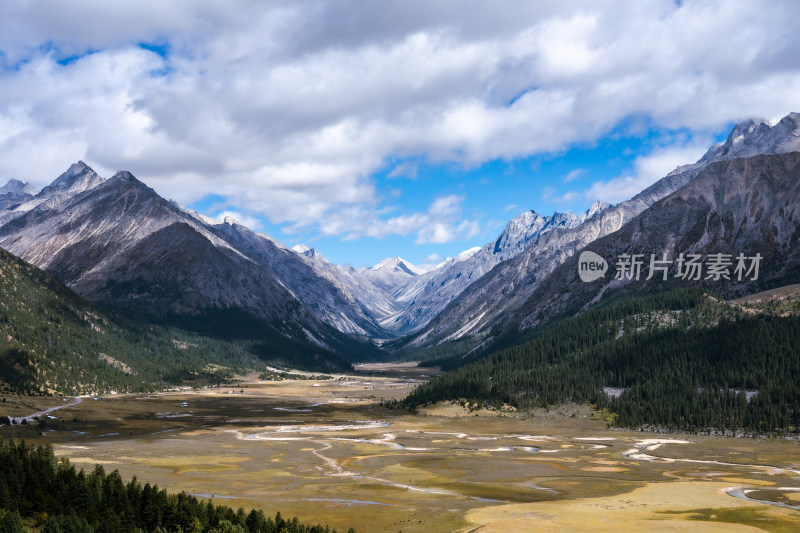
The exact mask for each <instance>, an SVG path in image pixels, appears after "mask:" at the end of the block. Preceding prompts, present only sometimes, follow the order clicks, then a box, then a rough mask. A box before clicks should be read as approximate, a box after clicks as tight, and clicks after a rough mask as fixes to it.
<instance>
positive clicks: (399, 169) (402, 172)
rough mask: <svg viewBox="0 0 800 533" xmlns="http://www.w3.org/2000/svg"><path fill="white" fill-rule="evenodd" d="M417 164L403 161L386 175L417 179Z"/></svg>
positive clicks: (388, 176)
mask: <svg viewBox="0 0 800 533" xmlns="http://www.w3.org/2000/svg"><path fill="white" fill-rule="evenodd" d="M417 172H418V169H417V165H415V164H413V163H401V164H399V165H397V166H396V167H394V168H393V169H392V171H391V172H389V173H388V174H387V175H386V177H387V178H410V179H412V180H415V179H417Z"/></svg>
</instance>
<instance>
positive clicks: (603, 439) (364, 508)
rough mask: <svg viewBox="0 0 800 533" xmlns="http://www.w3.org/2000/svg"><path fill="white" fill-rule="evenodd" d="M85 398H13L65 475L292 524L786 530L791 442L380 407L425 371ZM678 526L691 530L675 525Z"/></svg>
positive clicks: (795, 519) (559, 415)
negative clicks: (134, 484) (41, 414)
mask: <svg viewBox="0 0 800 533" xmlns="http://www.w3.org/2000/svg"><path fill="white" fill-rule="evenodd" d="M369 370H370V371H373V372H378V371H380V372H383V374H381V376H380V377H364V376H336V377H335V379H332V380H327V381H319V380H300V381H282V382H259V381H257V380H256V379H255V378H254V377H251V379H249V380H246V381H245V382H243V383H241V384H237V385H236V386H230V387H222V388H218V389H217V388H215V389H204V390H198V391H180V392H172V393H162V394H151V395H124V396H122V395H120V396H108V397H103V398H99V399H88V398H84V399H83V401H82V402H80V403H76V402H72V403H71V402H70V399H66V401H64V400H65V399H61V398H49V399H35V398H24V399H14V398H9V399H8V401H7V403H6V404H2V406H0V414H7V415H9V416H15V417H22V416H25V415H29V414H30V413H32V412H35V411H41V410H44V409H46V408H49V407H54V406H56V405H61V406H62V407H61V409H59V410H57V411H50V412H49V413H48V414H49V415H50V417H57V419H54V418H49V419H47V420H46V421H45V422H44V423H37V422H33V423H29V424H28V425H27V427H24V426H15V427H12V428H9V427H7V426H6V427H3V428H0V437H2V438H9V437H11V436H17V437H21V436H24V437H25V438H26V440H28V441H29V442H32V443H33V442H52V443H53V445H54V447H55V451H56V454H57V455H58V456H61V457H68V458H69V460H70V461H71V462H72V463H74V464H76V465H77V466H83V467H85V468H87V469H91V468H93V467H94V465H95V464H101V465H103V466H104V467H105V468H106V470H107V471H110V470H113V469H118V470H119V471H120V473H121V474H122V475H123V477H124V478H125V479H127V478H129V477H131V476H134V475H135V476H137V477H138V478H139V479H140V480H142V482H150V483H157V484H158V485H159V487H161V488H167V489H168V490H169V491H170V492H179V491H186V492H187V493H191V494H194V495H196V496H198V497H201V498H214V500H215V501H216V502H217V503H224V504H226V505H229V506H232V507H234V508H236V507H239V506H243V507H245V508H250V507H258V508H262V509H264V510H265V512H267V513H274V512H275V511H280V512H281V513H282V514H283V515H284V516H297V517H298V518H299V519H300V520H301V521H303V522H313V523H316V522H321V523H323V524H325V523H327V524H330V525H331V526H332V527H336V528H338V529H344V530H346V529H347V528H348V527H354V528H355V529H356V530H357V531H359V532H372V531H393V532H396V531H403V532H406V533H408V532H423V531H425V532H430V531H442V532H446V531H464V532H466V531H481V532H489V531H498V532H501V531H502V532H512V531H532V530H538V529H542V530H547V531H606V530H607V531H626V530H642V529H645V528H647V529H649V530H652V531H672V530H685V529H687V528H691V530H692V531H719V530H725V531H759V530H766V531H796V530H798V529H800V443H798V441H796V440H787V439H764V440H755V439H741V438H740V439H734V438H722V437H707V436H697V435H660V434H650V433H641V432H633V431H620V430H608V429H606V428H605V422H603V421H602V420H600V417H599V416H596V415H595V414H593V413H592V411H591V410H590V409H588V408H587V407H583V406H563V407H561V408H558V409H553V410H550V411H538V412H535V413H528V414H522V413H515V412H506V413H498V412H487V411H481V412H469V411H467V410H465V409H463V408H462V407H459V406H457V405H449V406H437V407H434V408H431V409H427V410H424V411H423V412H422V413H420V414H419V415H411V414H408V413H406V412H403V411H394V410H389V409H385V408H383V407H381V406H380V400H381V399H389V398H400V397H402V396H404V395H405V394H406V393H407V392H408V391H409V390H410V389H411V388H412V387H414V386H415V385H416V384H417V383H419V381H420V380H424V379H427V377H428V376H427V375H426V372H427V370H422V369H413V368H410V367H408V366H405V367H403V368H402V369H399V370H402V373H400V374H395V375H396V376H399V377H390V375H391V374H392V373H393V371H396V370H398V369H392V368H387V367H386V366H383V367H380V368H374V367H373V368H370V369H369ZM689 522H691V523H689Z"/></svg>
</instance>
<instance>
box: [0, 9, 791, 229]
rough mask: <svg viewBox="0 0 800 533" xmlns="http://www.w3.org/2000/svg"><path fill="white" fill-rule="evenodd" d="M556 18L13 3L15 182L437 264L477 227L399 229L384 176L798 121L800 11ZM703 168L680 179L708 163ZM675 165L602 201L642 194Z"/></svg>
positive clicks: (627, 182) (10, 107) (4, 46)
mask: <svg viewBox="0 0 800 533" xmlns="http://www.w3.org/2000/svg"><path fill="white" fill-rule="evenodd" d="M544 4H546V3H538V2H521V3H517V4H515V5H513V6H510V7H508V6H507V7H505V8H503V7H498V6H497V4H496V3H493V2H488V1H476V2H474V3H471V4H470V8H469V9H465V8H464V7H463V5H462V3H461V2H456V1H455V0H452V1H451V0H447V1H441V2H422V1H408V0H403V1H400V0H387V1H386V2H381V3H380V4H377V3H375V4H374V5H373V3H367V4H365V3H363V2H357V1H355V0H343V1H342V2H336V3H332V2H324V1H322V0H305V1H303V0H296V1H291V2H290V1H288V0H274V1H271V2H262V1H260V0H259V1H257V0H238V1H232V2H225V3H222V2H217V1H213V0H199V1H196V2H192V3H183V2H179V3H176V2H171V3H164V2H158V1H156V0H142V2H139V3H137V4H136V5H135V6H134V5H133V4H127V3H119V2H97V1H89V0H86V1H77V2H69V3H64V2H60V1H57V0H42V1H40V2H6V3H4V4H3V5H2V6H0V51H2V53H3V55H2V56H0V154H2V156H3V157H0V176H3V177H6V176H8V177H10V176H15V177H20V178H25V179H29V180H30V181H32V182H33V183H34V184H36V185H39V186H41V185H43V184H45V183H47V182H49V181H51V180H52V179H53V178H54V177H55V176H57V175H58V174H59V173H60V172H62V171H63V170H64V169H66V168H67V166H68V165H69V164H70V163H71V162H73V161H75V160H77V159H81V158H82V159H84V160H86V161H87V163H89V164H90V165H92V166H94V167H96V170H98V171H100V172H101V173H104V174H110V173H111V172H113V171H114V170H117V169H122V168H125V169H128V170H131V171H132V172H133V173H134V174H136V175H137V176H139V177H140V178H142V179H143V180H145V181H146V182H147V183H148V184H150V185H151V186H153V187H154V188H155V189H156V190H158V191H159V192H160V193H162V194H164V195H165V196H169V197H174V198H176V199H177V200H179V201H180V202H182V203H185V204H190V203H192V202H193V201H195V200H197V199H199V198H201V197H202V196H204V195H206V194H211V193H214V194H220V195H223V196H226V197H227V198H228V199H229V202H228V203H229V204H230V205H235V206H236V208H237V210H239V211H240V212H241V213H243V214H247V213H258V214H261V215H264V216H266V217H267V218H269V220H270V221H272V222H273V223H277V224H287V225H289V227H290V228H292V227H294V228H301V227H302V228H308V227H315V228H317V229H318V230H319V232H320V233H322V234H326V235H342V236H349V237H351V238H357V236H364V235H369V234H370V232H372V233H375V234H409V235H410V234H414V235H416V239H417V241H418V242H440V241H443V240H447V239H453V238H455V237H454V236H458V235H468V234H470V233H472V232H473V230H474V226H473V225H471V223H467V224H466V225H464V227H461V226H462V225H463V223H462V222H458V223H456V221H454V220H453V215H452V214H438V215H437V214H435V213H434V212H433V211H431V212H424V213H415V214H407V215H402V214H401V215H395V214H394V212H393V211H392V208H391V206H389V205H387V204H386V203H385V202H386V200H385V199H384V198H383V195H382V194H379V191H377V190H376V185H375V183H374V182H373V181H372V179H371V175H372V174H373V173H374V172H376V171H378V170H379V169H382V168H385V167H384V165H385V164H386V161H387V160H388V161H391V160H403V159H404V158H423V159H425V160H428V161H431V162H434V163H435V162H445V163H454V164H456V165H464V166H471V165H479V164H481V163H484V162H486V161H490V160H494V159H514V158H516V157H523V156H528V155H532V154H536V153H542V152H548V151H555V152H558V151H562V150H564V149H565V148H567V147H569V146H570V145H573V144H575V143H583V142H592V141H594V140H596V139H597V138H598V137H600V136H602V135H604V134H606V133H608V132H609V130H610V129H611V128H613V127H614V126H615V125H616V124H618V123H619V122H620V121H621V120H624V119H626V118H629V117H631V116H644V117H647V118H648V119H649V120H650V121H651V123H652V124H653V125H654V126H655V127H662V128H687V129H689V130H691V131H693V132H695V133H697V132H700V133H702V132H705V131H708V130H711V129H714V128H719V127H721V126H722V125H724V124H727V123H729V122H731V121H734V120H738V119H741V118H746V117H748V116H776V115H783V114H785V113H787V112H788V111H791V110H800V93H798V92H797V90H796V88H797V86H798V85H800V63H799V62H798V61H797V53H796V51H797V50H798V49H800V34H799V33H798V32H797V31H796V24H795V21H796V20H797V19H798V17H800V4H797V3H796V2H793V1H790V0H784V1H775V2H771V3H770V6H769V9H765V8H764V6H763V5H761V4H759V3H757V2H751V1H746V0H725V1H723V0H709V1H699V0H697V1H686V2H683V3H681V4H680V6H678V5H676V3H675V2H671V1H666V0H665V1H655V0H653V1H647V2H641V1H638V0H629V1H623V2H620V1H611V0H605V1H597V0H580V1H576V2H562V3H560V4H552V5H544ZM141 42H164V43H167V44H168V45H169V50H170V52H169V55H168V56H167V58H166V59H165V58H162V57H161V56H159V55H158V54H156V53H153V52H149V51H146V50H143V49H142V48H140V47H139V46H138V43H141ZM89 50H92V51H95V53H93V54H90V55H85V56H83V57H80V58H79V59H77V60H75V61H73V62H71V63H69V64H67V65H61V64H59V63H58V60H59V59H63V58H65V57H67V56H69V55H73V54H77V55H80V54H83V53H85V52H87V51H89ZM684 148H685V147H682V146H679V147H678V148H676V149H675V150H672V151H670V149H664V150H663V152H664V154H667V155H664V157H665V158H666V159H668V160H669V164H672V163H673V161H674V162H676V163H686V162H689V161H693V159H691V158H688V159H682V160H678V159H677V157H678V156H681V157H683V156H687V157H689V156H691V155H692V154H693V153H694V152H693V151H692V150H689V149H686V150H685V151H683V152H681V151H682V150H684ZM669 154H673V155H674V156H675V157H670V156H669ZM658 157H659V156H658V154H657V153H654V154H652V155H651V156H648V157H645V158H642V159H641V161H640V162H637V166H636V171H635V172H634V173H633V174H632V175H630V176H620V177H619V178H617V181H614V182H609V183H606V184H603V183H598V184H595V185H594V186H593V187H592V194H597V195H603V196H605V198H606V199H610V198H612V197H615V195H616V196H619V195H623V196H624V195H628V196H629V195H630V194H629V193H630V191H633V192H638V190H639V189H640V188H641V185H642V184H645V183H648V182H649V181H650V180H651V179H652V177H653V173H654V172H660V170H657V169H660V168H662V167H664V166H666V163H665V161H661V162H659V161H657V158H658ZM648 165H652V166H648ZM415 173H416V169H415V168H414V167H413V166H411V165H407V166H406V167H403V164H400V165H399V166H398V167H396V168H395V169H393V170H392V171H391V172H390V175H392V174H394V175H396V176H399V175H405V176H407V177H412V178H413V177H414V175H415ZM571 175H572V173H570V174H568V175H567V176H565V181H571V178H570V176H571ZM661 175H663V173H662V174H661ZM574 177H575V176H573V178H574ZM656 177H660V176H656ZM622 191H624V192H622ZM565 194H574V193H565ZM556 199H557V198H553V200H556ZM559 201H566V198H564V195H562V197H561V198H560V199H559ZM444 207H447V206H444ZM431 209H438V207H435V206H432V207H431ZM348 217H349V218H348ZM437 217H439V218H437ZM442 217H444V218H446V220H444V221H442V220H440V218H442ZM447 217H449V218H447ZM371 223H375V224H376V228H375V229H370V227H369V224H371Z"/></svg>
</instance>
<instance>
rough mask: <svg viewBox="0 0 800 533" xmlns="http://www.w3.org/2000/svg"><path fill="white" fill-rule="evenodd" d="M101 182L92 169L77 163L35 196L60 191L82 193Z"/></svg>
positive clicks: (82, 163)
mask: <svg viewBox="0 0 800 533" xmlns="http://www.w3.org/2000/svg"><path fill="white" fill-rule="evenodd" d="M102 182H103V178H101V177H100V176H98V175H97V173H96V172H95V171H94V170H92V168H91V167H90V166H89V165H87V164H86V163H84V162H83V161H78V162H77V163H73V164H72V165H70V167H69V168H68V169H67V171H66V172H64V173H63V174H61V175H60V176H59V177H57V178H56V179H55V180H54V181H53V183H51V184H50V185H48V186H47V187H45V188H44V189H42V190H41V191H40V192H39V194H38V195H37V196H50V195H52V194H54V193H58V192H62V191H71V192H75V193H78V192H82V191H85V190H86V189H91V188H92V187H95V186H97V185H99V184H101V183H102Z"/></svg>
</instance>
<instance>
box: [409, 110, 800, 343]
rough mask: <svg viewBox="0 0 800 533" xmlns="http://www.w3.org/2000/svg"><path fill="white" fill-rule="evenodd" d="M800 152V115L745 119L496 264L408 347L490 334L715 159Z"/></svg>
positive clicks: (421, 331) (411, 340) (414, 338)
mask: <svg viewBox="0 0 800 533" xmlns="http://www.w3.org/2000/svg"><path fill="white" fill-rule="evenodd" d="M794 150H800V114H797V113H791V114H789V115H787V116H786V117H784V118H783V119H782V120H781V121H780V122H778V123H777V124H775V125H770V124H769V123H768V122H767V121H763V120H762V121H746V122H743V123H741V124H739V125H737V126H736V127H735V128H734V129H733V131H732V132H731V133H730V135H729V136H728V138H727V139H726V141H725V142H724V143H721V144H718V145H715V146H713V147H711V148H710V149H709V150H708V152H706V154H705V155H704V156H703V157H702V158H701V159H700V160H699V161H698V162H697V163H694V164H692V165H684V166H682V167H678V168H677V169H675V170H674V171H673V172H671V173H670V174H668V175H667V176H665V177H664V178H662V179H661V180H659V181H658V182H656V183H654V184H653V185H651V186H650V187H648V188H647V189H645V190H644V191H642V192H641V193H639V194H637V195H636V196H634V197H633V198H631V199H630V200H627V201H625V202H621V203H620V204H618V205H616V206H614V207H611V208H608V209H606V210H604V211H603V212H601V213H599V214H597V215H596V216H594V217H591V218H589V219H588V220H586V221H585V222H583V223H582V224H580V225H579V226H577V227H575V228H572V229H556V230H553V231H550V232H547V233H545V234H543V235H541V236H540V237H539V239H538V240H537V242H536V244H535V246H530V247H528V248H527V249H526V250H524V251H523V252H522V253H520V254H519V255H518V256H516V257H514V258H512V259H510V260H508V261H504V262H502V263H500V264H498V265H497V266H496V267H495V268H494V269H493V270H492V271H491V272H489V273H488V274H486V275H484V276H483V277H481V278H480V279H479V280H478V281H476V282H475V283H473V284H471V285H470V286H469V287H468V288H467V289H466V290H464V292H463V293H462V294H461V295H460V296H459V297H458V298H456V299H455V300H453V302H451V303H450V305H448V307H447V308H446V309H445V310H444V311H443V312H442V313H440V314H439V315H438V316H437V317H436V318H435V319H433V320H432V321H431V322H430V323H429V324H428V325H427V326H426V327H425V328H423V329H422V330H420V332H419V333H418V334H417V335H415V336H414V337H412V338H410V339H409V340H408V344H409V345H410V346H429V345H434V344H437V343H440V342H443V341H445V340H452V339H459V338H467V337H476V338H480V337H483V336H486V335H488V334H489V332H490V331H491V329H492V328H493V327H494V326H495V325H497V324H499V323H500V322H501V321H502V320H503V318H504V317H506V316H508V315H509V314H510V313H512V312H513V311H514V310H515V309H518V308H519V307H520V306H522V304H523V303H524V302H525V301H526V300H528V298H530V296H531V295H532V294H533V293H534V291H535V290H536V289H537V287H538V286H539V284H540V283H541V282H542V281H543V280H544V279H546V278H547V276H548V274H549V273H550V272H552V271H553V270H554V269H555V268H556V267H558V266H559V265H560V264H562V263H563V262H564V261H565V260H566V259H567V258H569V257H571V256H572V255H573V254H574V253H575V252H576V251H578V250H580V249H582V248H584V247H586V246H587V245H589V244H590V243H592V242H594V241H595V240H597V239H599V238H601V237H603V236H605V235H609V234H611V233H613V232H615V231H617V230H619V229H620V228H621V227H623V226H624V225H625V224H626V223H627V222H629V221H630V220H631V219H633V218H634V217H636V216H637V215H638V214H640V213H641V212H642V211H644V210H645V209H647V208H648V207H649V206H651V205H653V204H654V203H655V202H656V201H658V200H660V199H662V198H664V197H666V196H667V195H669V194H672V193H673V192H675V191H677V190H679V189H680V188H681V187H683V186H684V185H686V184H687V183H689V182H691V181H692V180H693V179H694V178H695V177H696V176H697V175H698V174H699V173H700V172H701V171H702V170H703V169H704V168H705V167H706V166H708V165H709V164H711V163H713V162H716V161H725V160H730V159H733V158H736V157H742V156H749V155H753V154H758V153H767V154H781V153H787V152H792V151H794Z"/></svg>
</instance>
